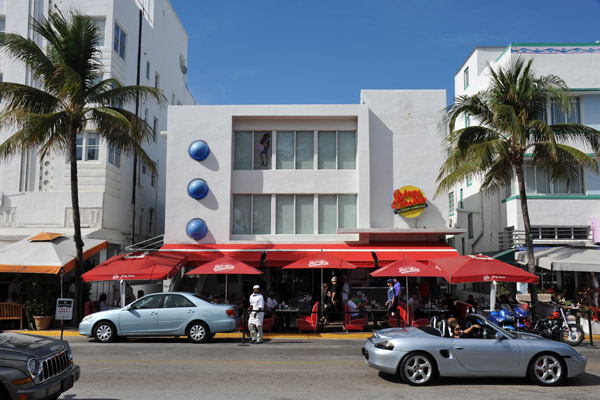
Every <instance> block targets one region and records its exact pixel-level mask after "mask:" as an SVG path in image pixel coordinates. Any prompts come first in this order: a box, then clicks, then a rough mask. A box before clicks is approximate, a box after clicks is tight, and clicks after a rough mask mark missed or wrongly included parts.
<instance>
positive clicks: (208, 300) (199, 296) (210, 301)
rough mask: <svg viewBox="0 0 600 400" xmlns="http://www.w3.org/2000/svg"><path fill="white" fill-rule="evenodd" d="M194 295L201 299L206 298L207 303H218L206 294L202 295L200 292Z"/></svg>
mask: <svg viewBox="0 0 600 400" xmlns="http://www.w3.org/2000/svg"><path fill="white" fill-rule="evenodd" d="M194 297H197V298H199V299H200V300H204V301H205V302H207V303H211V304H217V303H215V302H214V301H212V300H211V299H209V298H208V297H206V296H201V295H199V294H195V295H194Z"/></svg>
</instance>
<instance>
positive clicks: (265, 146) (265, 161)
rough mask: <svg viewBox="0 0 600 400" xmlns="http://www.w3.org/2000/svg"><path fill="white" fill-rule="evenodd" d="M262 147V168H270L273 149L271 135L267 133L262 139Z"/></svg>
mask: <svg viewBox="0 0 600 400" xmlns="http://www.w3.org/2000/svg"><path fill="white" fill-rule="evenodd" d="M260 146H262V150H261V151H260V161H261V167H268V166H269V147H271V133H270V132H267V133H265V134H264V135H262V137H261V138H260Z"/></svg>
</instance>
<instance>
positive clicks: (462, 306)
mask: <svg viewBox="0 0 600 400" xmlns="http://www.w3.org/2000/svg"><path fill="white" fill-rule="evenodd" d="M454 305H455V307H456V318H458V319H465V318H467V314H468V313H469V309H471V311H470V312H474V310H473V306H472V305H470V304H469V303H465V302H462V301H459V300H457V301H456V302H455V303H454Z"/></svg>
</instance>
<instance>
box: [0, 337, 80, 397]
mask: <svg viewBox="0 0 600 400" xmlns="http://www.w3.org/2000/svg"><path fill="white" fill-rule="evenodd" d="M78 379H79V366H77V365H75V364H73V356H72V354H71V348H70V347H69V344H68V343H67V342H65V341H62V340H58V339H53V338H47V337H43V336H35V335H25V334H21V333H15V332H3V331H0V399H14V400H18V399H28V400H29V399H57V398H58V397H59V396H60V395H61V393H63V392H65V391H67V390H69V389H70V388H72V387H73V384H74V383H75V381H77V380H78Z"/></svg>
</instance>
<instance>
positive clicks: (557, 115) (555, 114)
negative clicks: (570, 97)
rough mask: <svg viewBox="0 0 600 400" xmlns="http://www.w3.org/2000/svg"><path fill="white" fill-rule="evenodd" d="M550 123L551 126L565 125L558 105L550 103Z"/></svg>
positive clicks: (563, 116)
mask: <svg viewBox="0 0 600 400" xmlns="http://www.w3.org/2000/svg"><path fill="white" fill-rule="evenodd" d="M552 123H553V124H564V123H565V112H564V111H563V110H562V108H561V107H560V104H559V103H557V102H555V101H553V102H552Z"/></svg>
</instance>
